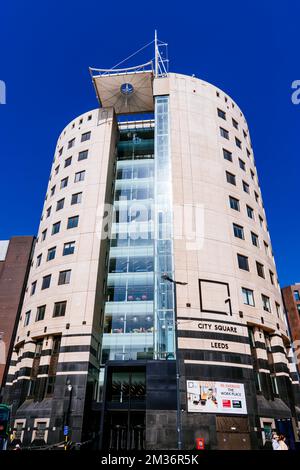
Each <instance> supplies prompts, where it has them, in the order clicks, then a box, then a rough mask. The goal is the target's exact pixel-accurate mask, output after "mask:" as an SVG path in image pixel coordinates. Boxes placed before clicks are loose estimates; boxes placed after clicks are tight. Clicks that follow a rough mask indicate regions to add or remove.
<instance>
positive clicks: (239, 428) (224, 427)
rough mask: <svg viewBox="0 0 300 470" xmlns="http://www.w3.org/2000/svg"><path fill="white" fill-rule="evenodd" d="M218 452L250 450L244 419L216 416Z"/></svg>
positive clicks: (245, 420)
mask: <svg viewBox="0 0 300 470" xmlns="http://www.w3.org/2000/svg"><path fill="white" fill-rule="evenodd" d="M216 425H217V440H218V450H251V442H250V433H249V425H248V419H247V418H246V417H236V416H234V417H232V416H217V417H216Z"/></svg>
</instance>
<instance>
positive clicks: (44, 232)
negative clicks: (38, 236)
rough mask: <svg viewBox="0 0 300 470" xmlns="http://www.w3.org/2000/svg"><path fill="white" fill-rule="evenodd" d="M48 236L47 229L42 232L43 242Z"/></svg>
mask: <svg viewBox="0 0 300 470" xmlns="http://www.w3.org/2000/svg"><path fill="white" fill-rule="evenodd" d="M46 235H47V229H45V230H43V231H42V242H43V241H44V240H45V238H46Z"/></svg>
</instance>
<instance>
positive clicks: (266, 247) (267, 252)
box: [264, 241, 269, 255]
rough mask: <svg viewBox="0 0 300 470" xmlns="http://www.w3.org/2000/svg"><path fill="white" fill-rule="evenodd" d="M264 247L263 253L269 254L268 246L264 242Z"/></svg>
mask: <svg viewBox="0 0 300 470" xmlns="http://www.w3.org/2000/svg"><path fill="white" fill-rule="evenodd" d="M264 247H265V252H266V255H268V254H269V245H268V244H267V243H266V242H265V241H264Z"/></svg>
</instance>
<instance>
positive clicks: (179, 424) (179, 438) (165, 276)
mask: <svg viewBox="0 0 300 470" xmlns="http://www.w3.org/2000/svg"><path fill="white" fill-rule="evenodd" d="M161 278H162V279H164V280H165V281H168V282H171V283H172V284H174V317H175V318H174V323H175V329H174V333H175V356H176V389H177V407H176V411H177V416H176V426H177V447H178V450H181V449H182V420H181V406H180V367H179V354H178V351H179V348H178V328H177V292H176V286H177V284H179V285H181V286H186V285H187V282H181V281H175V280H174V279H172V278H171V277H170V276H169V275H168V274H167V273H164V274H163V275H162V276H161Z"/></svg>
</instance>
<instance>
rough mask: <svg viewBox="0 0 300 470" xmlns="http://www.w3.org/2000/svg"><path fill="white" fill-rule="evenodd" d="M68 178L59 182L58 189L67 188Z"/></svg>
mask: <svg viewBox="0 0 300 470" xmlns="http://www.w3.org/2000/svg"><path fill="white" fill-rule="evenodd" d="M68 179H69V178H68V177H66V178H64V179H62V180H61V182H60V189H63V188H66V187H67V186H68Z"/></svg>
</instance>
